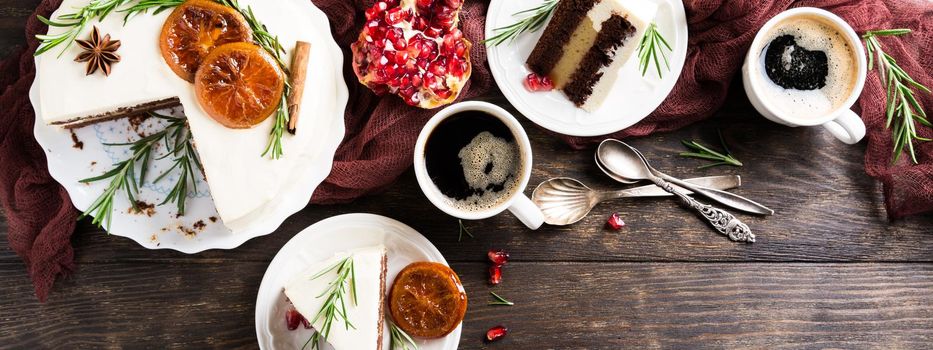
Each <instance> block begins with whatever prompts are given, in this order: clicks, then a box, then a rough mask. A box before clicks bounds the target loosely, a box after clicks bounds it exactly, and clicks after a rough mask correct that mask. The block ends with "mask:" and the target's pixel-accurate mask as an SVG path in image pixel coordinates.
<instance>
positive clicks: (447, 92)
mask: <svg viewBox="0 0 933 350" xmlns="http://www.w3.org/2000/svg"><path fill="white" fill-rule="evenodd" d="M438 79H440V78H438ZM441 84H443V82H441ZM434 94H435V95H437V97H440V99H442V100H446V99H448V98H450V95H451V94H452V93H451V92H450V90H447V89H444V90H438V91H434Z"/></svg>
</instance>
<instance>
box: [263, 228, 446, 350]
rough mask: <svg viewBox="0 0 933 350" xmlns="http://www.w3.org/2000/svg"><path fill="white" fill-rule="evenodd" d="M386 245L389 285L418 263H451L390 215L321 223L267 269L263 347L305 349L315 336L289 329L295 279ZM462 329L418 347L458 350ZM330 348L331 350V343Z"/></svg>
mask: <svg viewBox="0 0 933 350" xmlns="http://www.w3.org/2000/svg"><path fill="white" fill-rule="evenodd" d="M380 243H382V244H384V245H385V246H386V249H387V250H388V267H387V269H388V271H387V272H386V283H392V281H394V280H395V276H396V275H398V273H399V271H401V270H402V268H404V267H405V266H408V264H410V263H413V262H416V261H433V262H438V263H441V264H444V265H447V261H446V260H444V256H443V255H441V252H440V251H438V250H437V248H435V247H434V245H433V244H431V242H430V241H428V239H427V238H424V236H422V235H421V234H420V233H418V231H415V230H414V229H413V228H411V227H409V226H407V225H405V224H403V223H401V222H398V221H396V220H393V219H390V218H387V217H385V216H380V215H374V214H359V213H357V214H344V215H339V216H334V217H331V218H327V219H324V220H321V221H319V222H317V223H315V224H314V225H311V226H309V227H308V228H306V229H304V230H303V231H301V232H300V233H298V234H297V235H295V237H292V239H291V240H290V241H288V243H285V245H284V246H282V249H280V250H279V252H278V253H277V254H276V255H275V258H273V259H272V262H271V263H269V267H267V268H266V273H265V275H263V277H262V283H261V284H260V285H259V292H258V293H257V295H256V338H257V339H258V340H259V348H260V349H265V350H271V349H300V348H301V346H302V345H303V344H304V343H305V342H306V341H307V340H308V338H309V337H310V336H311V334H312V332H313V331H312V330H306V329H304V328H302V327H299V328H298V329H297V330H294V331H289V330H288V329H287V328H286V326H285V311H286V310H287V308H288V302H287V301H286V300H285V293H283V292H282V288H284V286H285V283H286V282H287V281H288V280H289V279H290V278H292V276H294V275H295V274H297V273H299V272H301V271H302V270H304V269H305V268H307V267H308V266H310V265H312V264H314V263H317V262H320V261H323V260H325V259H327V258H329V257H331V256H333V255H334V253H337V252H342V251H347V250H351V249H357V248H365V247H369V246H373V245H376V244H380ZM386 288H387V289H388V288H389V286H387V287H386ZM462 330H463V324H462V323H461V324H460V325H459V326H457V329H455V330H454V331H453V332H451V333H450V334H448V335H447V336H445V337H443V338H439V339H416V341H417V343H418V349H420V350H454V349H456V348H457V346H458V344H459V343H460V333H461V331H462ZM383 334H385V335H386V336H385V337H384V339H383V346H382V348H383V349H388V348H389V337H388V334H389V330H388V328H386V329H385V330H384V331H383ZM325 349H331V347H330V346H329V345H327V346H325Z"/></svg>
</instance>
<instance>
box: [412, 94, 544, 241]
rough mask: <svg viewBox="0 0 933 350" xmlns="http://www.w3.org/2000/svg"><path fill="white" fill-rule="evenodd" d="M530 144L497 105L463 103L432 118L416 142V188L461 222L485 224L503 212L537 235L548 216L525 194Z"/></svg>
mask: <svg viewBox="0 0 933 350" xmlns="http://www.w3.org/2000/svg"><path fill="white" fill-rule="evenodd" d="M531 164H532V162H531V142H530V141H529V140H528V134H526V133H525V130H524V129H523V128H522V126H521V124H519V122H518V120H516V119H515V117H514V116H512V114H510V113H509V112H508V111H506V110H504V109H502V108H501V107H499V106H496V105H493V104H490V103H487V102H481V101H467V102H460V103H456V104H453V105H450V106H448V107H447V108H444V109H443V110H441V111H440V112H438V113H437V114H435V115H434V117H432V118H431V119H430V120H429V121H428V122H427V124H426V125H425V126H424V128H423V129H422V130H421V134H420V135H419V136H418V140H417V141H416V142H415V154H414V169H415V176H416V177H417V179H418V185H419V186H421V190H422V191H423V192H424V195H425V196H426V197H427V198H428V200H430V201H431V203H433V204H434V205H435V206H436V207H437V208H439V209H441V210H442V211H444V212H445V213H447V214H450V215H451V216H454V217H456V218H460V219H467V220H479V219H485V218H488V217H491V216H494V215H496V214H499V213H501V212H503V211H505V210H508V211H510V212H511V213H512V214H513V215H515V217H517V218H518V219H519V220H520V221H521V222H522V223H524V224H525V226H528V228H530V229H532V230H535V229H538V228H539V227H541V225H542V224H543V223H544V214H542V213H541V209H539V208H538V207H537V206H536V205H535V204H534V203H533V202H532V201H531V199H529V198H528V197H527V196H525V194H524V193H523V192H522V191H524V189H525V187H526V186H528V181H529V179H530V178H531Z"/></svg>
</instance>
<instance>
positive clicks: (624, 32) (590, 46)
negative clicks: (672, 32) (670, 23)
mask: <svg viewBox="0 0 933 350" xmlns="http://www.w3.org/2000/svg"><path fill="white" fill-rule="evenodd" d="M656 11H657V5H655V4H654V3H653V2H650V1H643V0H561V1H560V3H559V4H558V5H557V8H556V9H555V10H554V15H553V17H552V18H551V21H550V22H549V23H548V25H547V28H545V30H544V33H543V34H542V36H541V39H540V40H538V43H537V44H536V45H535V48H534V50H533V51H532V52H531V55H530V56H529V57H528V60H527V62H526V63H527V64H528V68H530V69H531V71H532V72H534V73H535V74H537V75H539V76H542V77H548V78H550V79H551V81H553V83H554V87H555V88H556V89H559V90H561V91H562V92H563V93H564V94H565V95H566V96H567V98H568V99H570V101H571V102H573V103H574V104H575V105H577V106H578V107H581V108H583V109H584V110H587V111H594V110H596V109H598V108H599V106H600V105H602V103H603V101H604V100H605V99H606V97H607V96H608V95H609V92H610V90H611V89H612V87H613V85H615V84H616V80H617V78H618V75H619V70H620V69H621V68H622V66H623V65H625V64H626V62H628V60H629V59H630V58H631V56H632V54H633V53H634V52H635V50H636V49H637V47H638V43H639V40H640V39H641V37H642V35H643V34H644V32H645V30H646V29H647V27H648V24H649V23H650V22H651V20H652V19H653V18H654V16H655V12H656Z"/></svg>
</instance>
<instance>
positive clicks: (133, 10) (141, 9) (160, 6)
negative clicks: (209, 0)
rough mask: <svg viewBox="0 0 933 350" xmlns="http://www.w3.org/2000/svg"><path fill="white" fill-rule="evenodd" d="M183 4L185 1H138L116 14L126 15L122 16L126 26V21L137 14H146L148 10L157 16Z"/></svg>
mask: <svg viewBox="0 0 933 350" xmlns="http://www.w3.org/2000/svg"><path fill="white" fill-rule="evenodd" d="M184 2H185V0H139V2H137V3H136V5H133V6H130V7H128V8H125V9H122V10H119V11H117V12H121V13H126V15H124V16H123V23H124V24H126V21H128V20H129V19H130V17H133V16H135V15H137V14H140V13H147V12H149V10H153V11H152V14H153V15H157V14H159V13H160V12H162V11H165V10H171V9H173V8H175V7H177V6H178V5H181V4H183V3H184Z"/></svg>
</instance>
